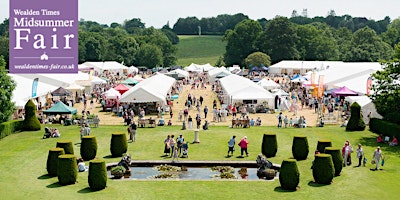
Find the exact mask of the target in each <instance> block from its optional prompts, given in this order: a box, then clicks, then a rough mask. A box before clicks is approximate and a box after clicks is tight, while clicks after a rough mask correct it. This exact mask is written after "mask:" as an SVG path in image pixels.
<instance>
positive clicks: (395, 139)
mask: <svg viewBox="0 0 400 200" xmlns="http://www.w3.org/2000/svg"><path fill="white" fill-rule="evenodd" d="M398 144H399V141H397V138H396V136H393V140H392V142H389V146H397V145H398Z"/></svg>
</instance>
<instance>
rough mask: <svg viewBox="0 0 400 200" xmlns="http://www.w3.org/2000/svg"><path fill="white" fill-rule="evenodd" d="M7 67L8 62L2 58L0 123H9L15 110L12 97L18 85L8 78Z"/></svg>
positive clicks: (0, 69) (0, 70) (0, 58)
mask: <svg viewBox="0 0 400 200" xmlns="http://www.w3.org/2000/svg"><path fill="white" fill-rule="evenodd" d="M5 66H6V62H5V61H4V58H3V56H0V123H3V122H6V121H8V120H9V119H10V117H11V115H12V114H13V113H14V110H15V104H14V102H12V100H11V97H12V93H13V91H14V89H15V87H16V84H15V82H14V80H12V78H11V77H10V76H8V73H7V71H6V68H5Z"/></svg>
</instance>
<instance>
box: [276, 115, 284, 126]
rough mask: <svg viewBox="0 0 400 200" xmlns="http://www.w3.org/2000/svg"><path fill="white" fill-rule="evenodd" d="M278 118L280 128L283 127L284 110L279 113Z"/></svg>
mask: <svg viewBox="0 0 400 200" xmlns="http://www.w3.org/2000/svg"><path fill="white" fill-rule="evenodd" d="M277 118H278V128H282V120H283V117H282V112H280V113H279V115H278V116H277Z"/></svg>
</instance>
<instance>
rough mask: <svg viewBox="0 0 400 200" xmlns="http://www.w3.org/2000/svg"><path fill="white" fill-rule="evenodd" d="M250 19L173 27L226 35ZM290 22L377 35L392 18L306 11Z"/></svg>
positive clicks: (221, 18) (222, 18)
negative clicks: (311, 14) (310, 16)
mask: <svg viewBox="0 0 400 200" xmlns="http://www.w3.org/2000/svg"><path fill="white" fill-rule="evenodd" d="M245 19H250V18H249V17H248V16H247V15H244V14H242V13H238V14H234V15H228V14H223V15H218V16H217V17H204V18H201V19H198V18H197V17H186V18H179V19H178V21H177V22H176V23H175V24H174V26H173V31H174V32H175V33H176V34H178V35H197V34H199V27H200V29H201V34H203V35H224V34H225V32H226V31H227V30H229V29H234V27H235V26H236V24H237V23H239V22H241V21H243V20H245ZM256 21H258V22H259V23H260V25H261V27H262V28H265V27H266V26H267V25H268V23H269V21H270V20H267V19H265V18H261V19H257V20H256ZM289 21H290V22H292V23H294V24H298V25H305V24H313V23H317V22H319V23H325V24H327V25H329V26H330V27H332V28H335V29H338V28H347V29H349V30H350V31H351V32H355V31H357V30H359V29H362V28H364V27H366V26H368V27H370V28H371V29H373V30H374V31H375V32H376V33H377V34H381V33H383V32H386V31H387V28H388V27H387V26H388V25H389V23H390V18H389V17H385V18H384V19H382V20H378V21H375V20H373V19H367V18H366V17H352V16H351V15H342V16H337V15H336V13H335V11H334V10H330V11H329V12H328V14H327V16H326V17H322V16H316V17H313V18H309V17H308V16H307V9H304V10H303V11H302V13H301V14H299V13H298V12H297V11H296V10H293V12H292V16H291V17H290V18H289Z"/></svg>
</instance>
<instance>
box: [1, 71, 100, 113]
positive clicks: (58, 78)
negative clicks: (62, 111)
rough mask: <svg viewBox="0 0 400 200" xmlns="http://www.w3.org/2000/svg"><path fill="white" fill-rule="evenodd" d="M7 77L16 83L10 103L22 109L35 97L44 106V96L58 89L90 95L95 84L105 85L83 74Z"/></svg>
mask: <svg viewBox="0 0 400 200" xmlns="http://www.w3.org/2000/svg"><path fill="white" fill-rule="evenodd" d="M9 76H10V77H11V78H12V79H13V80H14V82H15V83H16V88H15V90H14V91H13V95H12V101H13V102H15V104H16V106H17V107H19V108H22V107H23V106H24V105H25V103H26V102H27V101H28V100H29V99H31V98H37V97H39V100H40V102H42V104H43V105H44V103H45V101H46V99H45V96H46V95H47V94H48V93H49V92H52V91H54V90H55V89H57V88H59V87H63V88H66V89H69V90H73V91H79V94H81V93H82V92H83V91H86V92H88V93H90V91H91V87H92V86H93V85H95V84H104V83H106V81H105V80H103V79H101V78H99V77H96V76H90V75H89V74H87V73H83V72H78V73H77V74H9ZM36 78H38V83H37V87H36V95H35V96H32V84H33V80H34V79H36ZM77 83H79V84H77Z"/></svg>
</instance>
